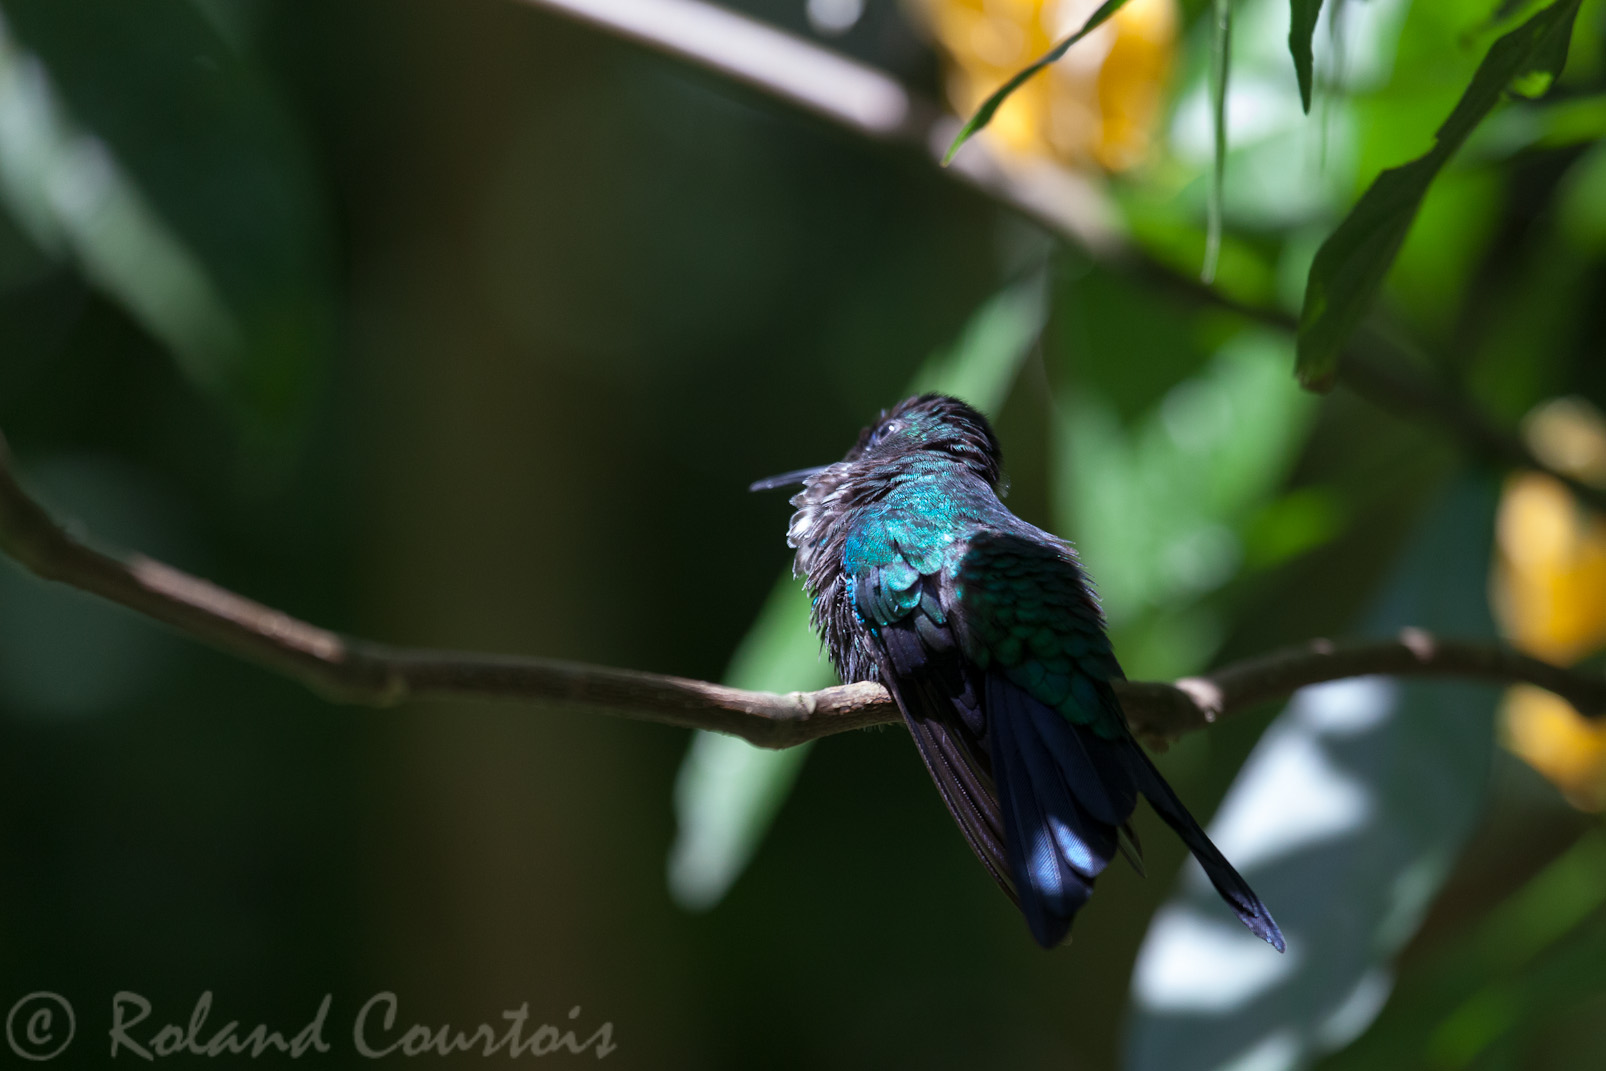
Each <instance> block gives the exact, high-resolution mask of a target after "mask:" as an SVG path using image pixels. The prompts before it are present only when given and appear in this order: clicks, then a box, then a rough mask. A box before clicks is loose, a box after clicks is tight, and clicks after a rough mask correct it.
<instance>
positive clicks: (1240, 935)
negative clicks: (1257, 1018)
mask: <svg viewBox="0 0 1606 1071" xmlns="http://www.w3.org/2000/svg"><path fill="white" fill-rule="evenodd" d="M1299 959H1300V957H1299V950H1298V946H1297V944H1290V946H1289V949H1288V951H1287V952H1286V953H1285V954H1283V955H1281V956H1277V955H1267V954H1266V944H1265V942H1263V941H1262V940H1261V939H1260V938H1258V937H1256V936H1255V935H1254V934H1252V933H1250V932H1248V931H1247V930H1245V929H1244V928H1243V927H1242V926H1240V925H1238V924H1237V923H1236V922H1235V921H1231V920H1228V919H1216V918H1207V917H1206V916H1205V915H1203V914H1202V913H1200V912H1198V911H1196V910H1195V909H1193V908H1191V907H1180V906H1175V905H1173V906H1170V907H1167V908H1164V909H1163V910H1162V911H1161V912H1160V913H1159V914H1158V915H1156V916H1155V918H1154V923H1153V925H1152V926H1151V927H1150V929H1149V936H1148V939H1147V940H1145V941H1144V942H1143V950H1142V952H1140V953H1139V954H1138V962H1137V965H1136V966H1135V968H1134V973H1133V976H1132V990H1133V993H1134V995H1135V996H1136V997H1137V999H1138V1002H1139V1003H1140V1004H1142V1005H1143V1006H1144V1007H1145V1008H1147V1009H1149V1010H1150V1011H1155V1012H1205V1013H1208V1014H1212V1015H1224V1014H1227V1013H1229V1012H1231V1011H1234V1010H1235V1009H1237V1008H1240V1007H1242V1006H1243V1005H1245V1004H1247V1003H1248V1002H1250V1001H1252V1000H1254V999H1255V998H1256V997H1258V996H1260V995H1261V994H1263V993H1265V992H1266V991H1268V990H1269V989H1271V988H1272V987H1273V986H1275V985H1277V984H1278V983H1279V982H1281V981H1282V980H1284V979H1285V978H1288V977H1291V976H1292V975H1293V973H1294V971H1295V970H1296V969H1297V968H1298V967H1299Z"/></svg>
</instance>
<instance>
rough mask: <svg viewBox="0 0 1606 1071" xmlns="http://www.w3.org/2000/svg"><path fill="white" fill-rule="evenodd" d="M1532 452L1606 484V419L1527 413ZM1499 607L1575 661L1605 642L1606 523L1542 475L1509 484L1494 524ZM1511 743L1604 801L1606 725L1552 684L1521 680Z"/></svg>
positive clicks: (1580, 799) (1519, 642) (1577, 800)
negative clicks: (1547, 687) (1551, 689)
mask: <svg viewBox="0 0 1606 1071" xmlns="http://www.w3.org/2000/svg"><path fill="white" fill-rule="evenodd" d="M1525 430H1526V432H1527V436H1528V439H1529V442H1530V444H1531V445H1532V447H1533V450H1534V452H1535V453H1536V454H1538V455H1539V456H1540V457H1541V458H1543V459H1544V460H1545V462H1546V463H1547V464H1549V465H1551V466H1552V467H1553V468H1555V469H1556V470H1558V471H1561V472H1565V473H1567V474H1568V475H1570V476H1573V477H1575V478H1577V479H1581V480H1587V481H1589V482H1591V483H1596V484H1603V483H1606V421H1603V420H1602V419H1601V416H1600V414H1599V413H1597V412H1596V411H1595V410H1594V409H1592V408H1590V407H1589V406H1588V405H1587V404H1586V403H1584V402H1581V401H1577V400H1574V399H1563V400H1560V401H1554V402H1550V403H1548V404H1546V405H1544V406H1541V407H1540V408H1539V409H1537V410H1535V411H1534V413H1533V414H1532V415H1530V417H1529V418H1528V422H1527V426H1526V429H1525ZM1496 525H1497V527H1496V534H1497V538H1498V543H1499V550H1500V556H1499V560H1498V562H1497V564H1496V568H1495V578H1494V595H1495V605H1496V609H1497V612H1498V614H1499V617H1500V621H1501V625H1502V627H1503V629H1504V631H1505V633H1506V635H1507V636H1508V637H1510V639H1511V641H1512V643H1514V644H1515V645H1516V646H1518V647H1520V648H1522V649H1523V650H1525V651H1527V652H1529V653H1530V654H1533V655H1536V656H1538V657H1540V658H1544V659H1546V660H1548V661H1551V662H1556V663H1559V664H1561V665H1569V664H1571V663H1573V662H1576V661H1578V660H1579V659H1580V658H1583V657H1585V656H1587V655H1590V654H1592V653H1594V652H1596V651H1598V650H1600V649H1601V648H1602V647H1606V521H1603V520H1602V519H1601V518H1600V517H1599V516H1597V515H1595V514H1594V513H1591V512H1589V511H1587V510H1585V509H1584V508H1583V507H1582V506H1580V504H1579V503H1578V502H1577V501H1576V499H1575V498H1574V496H1573V494H1572V492H1571V491H1569V490H1567V488H1566V487H1565V486H1564V485H1562V484H1561V483H1560V482H1559V481H1557V480H1555V479H1553V478H1551V477H1549V476H1543V475H1540V474H1538V473H1523V474H1521V475H1517V476H1513V477H1511V479H1510V480H1508V481H1507V483H1506V489H1505V494H1504V496H1503V497H1502V499H1501V502H1500V514H1499V518H1498V520H1497V522H1496ZM1502 723H1503V736H1504V740H1505V744H1506V746H1507V747H1508V748H1510V749H1511V750H1512V751H1513V752H1514V753H1516V754H1517V755H1519V756H1521V757H1522V758H1523V759H1524V760H1525V761H1526V762H1527V763H1528V764H1529V765H1531V766H1532V767H1533V768H1534V769H1536V770H1538V771H1539V772H1540V773H1542V774H1544V775H1545V776H1546V777H1547V778H1549V779H1550V780H1551V781H1552V782H1554V783H1555V784H1556V786H1557V787H1558V788H1560V789H1561V790H1562V792H1563V793H1564V794H1565V795H1566V796H1567V798H1568V799H1569V800H1570V801H1571V802H1572V803H1573V804H1574V805H1575V806H1578V807H1580V808H1583V809H1586V810H1593V811H1598V810H1602V809H1606V723H1603V722H1599V721H1594V720H1591V719H1587V718H1584V717H1582V716H1581V715H1579V714H1578V713H1577V712H1576V711H1574V710H1573V709H1572V707H1570V706H1568V705H1567V704H1566V703H1565V702H1563V701H1562V700H1560V699H1558V698H1556V697H1555V696H1553V695H1551V694H1550V693H1548V692H1543V691H1540V690H1538V689H1536V688H1513V689H1512V690H1511V691H1510V692H1509V693H1508V695H1507V698H1506V705H1505V709H1504V711H1503V712H1502Z"/></svg>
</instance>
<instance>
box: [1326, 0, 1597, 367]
mask: <svg viewBox="0 0 1606 1071" xmlns="http://www.w3.org/2000/svg"><path fill="white" fill-rule="evenodd" d="M1580 2H1581V0H1557V2H1556V3H1554V4H1551V5H1550V6H1549V7H1547V8H1545V9H1544V10H1542V11H1540V12H1539V13H1538V14H1536V15H1534V17H1533V18H1531V19H1529V20H1528V21H1527V22H1525V23H1523V24H1522V25H1521V26H1518V27H1517V28H1516V29H1514V30H1512V31H1511V32H1510V33H1508V34H1506V35H1505V36H1504V37H1502V38H1500V40H1498V41H1496V42H1495V43H1494V47H1492V48H1490V49H1489V54H1488V55H1487V56H1485V57H1484V58H1483V62H1482V63H1481V64H1479V65H1478V70H1477V73H1476V74H1474V75H1473V77H1472V84H1471V85H1469V86H1467V89H1466V92H1464V93H1463V94H1462V95H1461V99H1460V101H1459V102H1458V103H1457V104H1456V106H1455V110H1454V111H1452V112H1451V113H1450V117H1449V118H1448V119H1446V120H1445V121H1444V125H1443V126H1441V127H1439V130H1438V133H1437V134H1436V135H1435V136H1434V145H1433V148H1432V149H1430V150H1428V152H1427V153H1426V154H1425V155H1423V156H1420V157H1418V158H1417V159H1415V160H1413V161H1411V162H1410V163H1408V164H1405V165H1403V166H1401V167H1396V168H1391V169H1390V170H1388V171H1385V172H1383V173H1382V174H1381V175H1379V176H1378V177H1377V181H1375V182H1373V183H1372V186H1371V188H1370V189H1368V190H1367V191H1366V193H1365V194H1364V195H1362V197H1361V199H1360V201H1359V202H1358V203H1357V204H1356V205H1355V207H1354V208H1353V209H1351V210H1350V214H1349V215H1348V216H1347V217H1345V219H1344V222H1342V223H1340V224H1339V226H1338V229H1337V230H1335V231H1334V232H1333V233H1332V234H1331V235H1329V236H1328V238H1327V241H1326V242H1324V243H1322V248H1321V249H1320V250H1319V251H1318V252H1317V254H1316V261H1315V263H1314V264H1312V265H1311V270H1310V281H1309V283H1308V284H1307V285H1306V287H1305V306H1304V309H1303V310H1302V311H1301V313H1300V317H1299V359H1298V373H1299V379H1300V382H1301V383H1302V384H1303V385H1304V386H1305V387H1307V388H1308V389H1310V390H1318V391H1325V390H1330V389H1331V388H1332V385H1333V381H1334V377H1335V376H1336V374H1337V369H1338V355H1339V352H1340V351H1341V350H1342V349H1343V347H1344V343H1345V342H1346V341H1347V340H1348V338H1349V336H1350V333H1351V332H1352V331H1353V330H1354V329H1355V327H1356V325H1357V324H1359V323H1360V320H1361V318H1362V317H1363V316H1365V315H1366V311H1367V309H1368V308H1370V306H1371V304H1372V299H1373V298H1375V297H1376V296H1377V292H1378V290H1379V289H1380V288H1381V287H1382V285H1383V278H1384V276H1385V275H1387V274H1388V270H1389V267H1390V266H1391V265H1392V264H1393V263H1394V257H1395V254H1397V253H1398V252H1399V249H1400V244H1401V243H1402V242H1403V241H1404V240H1405V235H1406V232H1407V231H1409V230H1410V229H1411V222H1412V220H1414V219H1415V218H1416V212H1417V209H1418V208H1419V207H1420V206H1421V204H1422V199H1423V197H1425V196H1426V195H1427V191H1428V187H1429V186H1430V185H1432V183H1433V179H1434V178H1435V177H1436V176H1437V175H1438V173H1439V171H1440V170H1441V169H1443V167H1444V165H1445V164H1446V163H1447V162H1448V161H1449V159H1450V158H1451V157H1452V156H1454V155H1455V152H1456V150H1457V149H1459V148H1460V147H1461V145H1462V143H1463V142H1464V141H1466V139H1467V136H1468V135H1469V134H1471V133H1472V131H1473V129H1474V128H1475V127H1476V126H1477V125H1478V123H1479V122H1481V121H1482V119H1483V117H1484V116H1486V115H1488V114H1489V112H1490V111H1491V110H1492V109H1493V108H1494V106H1495V105H1496V104H1498V103H1499V102H1500V98H1501V97H1502V96H1503V95H1504V94H1505V93H1506V91H1507V90H1508V89H1511V88H1512V87H1513V83H1514V82H1517V81H1518V80H1521V81H1522V82H1523V83H1524V84H1523V85H1522V86H1520V87H1519V88H1521V89H1523V90H1525V91H1531V90H1532V89H1534V88H1537V87H1536V86H1535V85H1534V84H1533V83H1534V81H1535V79H1537V80H1539V81H1540V82H1542V83H1543V88H1548V86H1549V84H1550V82H1552V81H1554V79H1555V78H1556V76H1557V75H1559V74H1560V73H1561V69H1562V67H1563V66H1564V65H1565V64H1566V62H1567V42H1568V40H1569V39H1570V37H1571V36H1572V27H1573V19H1574V17H1575V16H1576V15H1577V14H1578V7H1579V3H1580Z"/></svg>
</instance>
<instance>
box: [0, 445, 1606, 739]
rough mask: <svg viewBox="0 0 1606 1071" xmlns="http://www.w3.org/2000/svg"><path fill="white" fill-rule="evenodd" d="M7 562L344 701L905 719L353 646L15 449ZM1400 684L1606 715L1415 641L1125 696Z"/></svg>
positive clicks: (1140, 721)
mask: <svg viewBox="0 0 1606 1071" xmlns="http://www.w3.org/2000/svg"><path fill="white" fill-rule="evenodd" d="M0 551H3V552H4V553H5V554H6V555H8V556H9V557H11V558H13V559H14V560H16V561H17V562H18V563H19V564H21V565H22V566H24V567H25V568H27V569H28V570H29V571H31V572H33V573H34V574H36V575H38V576H40V577H43V578H45V579H47V580H54V581H58V582H60V583H62V584H66V585H68V586H70V587H74V588H77V589H79V590H80V591H85V592H89V593H90V594H93V595H98V596H100V597H101V598H104V599H107V600H109V601H111V602H115V603H118V604H119V605H121V606H124V607H127V608H128V609H130V610H133V611H134V612H135V613H138V614H142V615H144V616H146V617H148V618H151V619H153V620H155V621H160V622H162V623H164V624H166V625H169V626H171V627H172V628H174V629H176V630H178V631H179V632H181V633H183V634H185V635H187V636H189V637H191V638H193V639H196V640H200V641H201V642H203V643H207V644H210V645H211V646H213V647H216V648H218V649H220V650H223V651H226V652H228V653H230V654H234V655H238V656H240V657H242V658H245V659H248V660H250V661H253V662H256V663H258V664H260V665H262V666H265V667H267V668H268V669H271V670H273V671H275V672H277V673H281V674H283V675H285V676H287V677H291V678H293V679H295V680H298V681H301V682H302V683H303V684H306V685H307V686H308V687H310V688H312V689H314V690H315V691H317V692H319V693H321V694H322V695H324V696H326V697H328V698H329V699H331V700H334V701H337V702H346V703H357V704H365V705H370V706H391V705H394V704H396V703H400V702H403V701H406V700H416V699H467V698H474V699H497V700H525V701H530V700H535V701H539V702H542V703H544V704H546V705H549V706H562V707H570V708H576V709H580V710H585V711H588V712H593V713H604V714H614V715H618V716H620V717H626V718H633V719H636V720H639V721H652V722H659V723H661V724H665V725H676V726H681V727H684V728H695V729H711V730H714V731H716V732H723V733H731V734H733V735H735V736H740V737H742V738H744V739H746V740H748V741H750V742H752V743H754V744H758V745H761V746H763V747H773V748H782V747H790V746H792V745H794V744H801V743H803V742H804V741H807V740H814V739H818V738H819V737H822V736H829V735H831V734H833V733H840V732H845V731H847V730H849V729H860V728H864V727H865V726H869V725H884V724H888V723H891V722H896V721H897V720H898V711H897V708H896V707H894V706H893V704H892V701H891V700H890V699H889V698H888V696H887V693H886V691H885V690H884V689H882V688H881V687H880V686H879V685H875V684H850V685H844V686H842V687H837V688H825V689H822V690H820V691H817V692H793V693H791V694H789V695H775V694H771V693H768V692H749V691H743V690H741V689H739V688H727V687H725V686H723V685H719V684H710V683H708V682H706V681H695V680H686V679H683V678H680V677H663V676H658V675H656V674H651V673H636V672H632V671H630V670H621V669H606V668H603V667H599V666H586V665H579V664H575V663H571V662H556V661H551V660H547V659H540V658H522V657H512V656H498V655H487V654H471V653H456V652H447V651H424V650H414V649H408V648H400V647H390V646H386V645H384V644H377V643H370V642H368V641H365V640H355V639H348V638H346V637H343V636H339V635H336V634H335V633H333V632H330V631H328V630H326V629H322V628H319V627H317V626H316V625H310V624H307V623H306V622H304V621H300V620H297V619H296V618H294V617H291V616H290V615H289V614H286V613H283V612H282V611H279V610H275V609H273V608H271V607H268V606H264V605H262V604H261V603H257V602H253V601H251V600H250V599H246V598H244V597H242V596H240V595H236V594H235V593H233V592H231V591H226V590H224V589H222V588H220V587H217V586H216V585H214V584H211V583H209V582H207V581H205V580H201V579H199V578H197V577H194V576H190V575H189V574H187V573H184V572H181V571H179V570H177V569H174V568H172V567H171V566H167V565H163V564H162V563H161V562H157V561H153V560H151V559H149V558H146V557H142V556H140V555H131V556H129V557H127V558H117V557H113V556H111V555H109V554H105V553H103V552H101V551H98V550H96V549H94V548H93V547H90V546H89V545H87V544H86V543H84V542H83V541H82V540H80V539H78V538H77V537H76V536H74V535H73V534H72V533H70V532H69V531H68V530H67V529H66V528H64V527H63V526H62V525H61V524H60V523H58V522H57V521H56V520H55V519H54V518H53V517H51V516H50V514H49V513H47V512H46V511H45V509H44V507H42V506H41V505H40V504H39V503H38V502H37V501H36V500H35V499H33V498H32V497H31V496H29V494H28V493H27V492H26V491H25V490H24V489H23V487H22V485H21V484H20V483H19V482H18V481H17V479H16V476H15V473H14V472H13V471H12V467H11V461H10V455H9V454H8V453H7V450H6V445H5V440H4V438H0ZM1377 673H1387V674H1396V675H1409V676H1451V677H1470V678H1474V679H1479V680H1486V681H1489V682H1491V683H1496V684H1499V683H1512V682H1522V683H1527V684H1534V685H1538V686H1539V687H1541V688H1546V689H1548V690H1550V691H1552V692H1555V693H1556V694H1557V695H1559V696H1561V697H1562V698H1563V699H1566V700H1567V701H1568V702H1570V703H1572V704H1573V705H1574V706H1575V707H1577V708H1578V709H1579V710H1580V711H1583V712H1585V713H1587V714H1591V715H1594V714H1600V713H1602V712H1606V677H1599V676H1595V675H1592V674H1586V673H1579V672H1574V671H1571V670H1565V669H1560V668H1558V667H1556V666H1552V665H1549V664H1548V663H1545V662H1541V661H1539V660H1538V659H1534V658H1530V657H1528V656H1526V655H1522V654H1519V653H1517V652H1515V651H1510V650H1506V649H1503V648H1499V647H1493V646H1485V645H1479V644H1470V643H1460V642H1455V641H1450V640H1440V639H1435V638H1433V637H1431V636H1428V635H1427V634H1426V633H1422V632H1418V631H1414V630H1407V631H1406V632H1404V633H1402V634H1401V635H1400V638H1399V639H1397V640H1390V641H1382V642H1375V643H1357V644H1346V645H1342V646H1337V645H1333V644H1330V643H1326V642H1324V641H1319V642H1316V643H1312V644H1307V645H1305V646H1301V647H1295V648H1289V649H1287V650H1283V651H1278V652H1274V653H1272V654H1268V655H1263V656H1261V657H1258V658H1253V659H1248V660H1246V661H1243V662H1237V663H1234V664H1232V665H1229V666H1224V667H1222V668H1221V669H1218V670H1216V671H1215V672H1213V673H1210V674H1207V675H1205V676H1201V677H1189V678H1186V679H1184V680H1180V681H1178V682H1176V683H1175V684H1164V683H1158V682H1143V681H1131V682H1122V683H1121V684H1120V685H1118V691H1119V692H1120V694H1121V701H1122V705H1123V706H1124V707H1125V709H1126V712H1127V717H1128V719H1129V720H1130V721H1131V723H1132V726H1133V728H1134V729H1135V730H1136V731H1137V732H1139V733H1141V734H1143V735H1145V736H1148V737H1153V738H1161V739H1164V738H1170V737H1175V736H1178V735H1180V734H1182V733H1184V732H1189V731H1191V730H1194V729H1199V728H1203V727H1204V726H1206V725H1208V724H1210V723H1211V722H1214V721H1216V720H1218V719H1220V718H1222V717H1225V716H1227V715H1229V714H1233V713H1236V712H1238V711H1241V710H1245V709H1248V708H1250V707H1253V706H1255V705H1257V704H1260V703H1263V702H1266V701H1268V700H1272V699H1277V698H1281V697H1282V696H1285V695H1288V694H1289V693H1290V692H1293V691H1294V690H1296V689H1298V688H1302V687H1304V686H1305V685H1308V684H1316V683H1319V682H1322V681H1328V680H1336V679H1339V678H1343V677H1355V676H1365V675H1370V674H1377Z"/></svg>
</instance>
